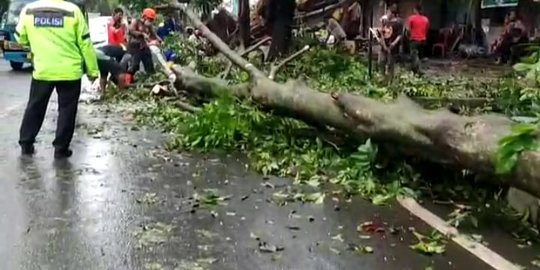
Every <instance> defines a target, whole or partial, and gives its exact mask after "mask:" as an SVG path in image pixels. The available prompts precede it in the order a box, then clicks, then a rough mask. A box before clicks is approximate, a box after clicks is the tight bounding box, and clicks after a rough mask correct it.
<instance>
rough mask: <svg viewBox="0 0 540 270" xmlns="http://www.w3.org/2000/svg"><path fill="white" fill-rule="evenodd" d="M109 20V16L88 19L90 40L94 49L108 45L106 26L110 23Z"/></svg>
mask: <svg viewBox="0 0 540 270" xmlns="http://www.w3.org/2000/svg"><path fill="white" fill-rule="evenodd" d="M111 18H112V17H111V16H99V17H94V18H90V19H88V25H89V27H90V40H92V43H93V44H94V47H96V48H99V47H101V46H105V45H107V44H108V43H109V34H108V32H107V25H108V24H109V22H110V21H111Z"/></svg>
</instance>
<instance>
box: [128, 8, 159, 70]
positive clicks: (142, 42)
mask: <svg viewBox="0 0 540 270" xmlns="http://www.w3.org/2000/svg"><path fill="white" fill-rule="evenodd" d="M156 16H157V14H156V11H155V10H153V9H151V8H146V9H144V10H143V13H142V17H141V18H140V19H133V20H132V22H131V24H130V26H129V30H128V52H129V54H131V56H132V63H131V65H130V67H129V70H128V72H129V73H131V74H135V73H136V72H137V71H138V70H139V66H140V63H141V62H142V64H143V66H144V70H145V71H146V73H148V74H152V73H154V72H155V68H154V62H153V60H152V52H151V51H150V48H149V46H148V45H149V44H154V43H156V41H159V40H160V38H159V37H158V36H157V34H156V32H155V31H154V27H153V23H154V22H155V20H156Z"/></svg>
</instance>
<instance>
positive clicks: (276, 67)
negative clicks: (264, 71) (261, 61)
mask: <svg viewBox="0 0 540 270" xmlns="http://www.w3.org/2000/svg"><path fill="white" fill-rule="evenodd" d="M309 48H310V47H309V45H306V46H304V48H302V49H300V50H299V51H297V52H295V53H293V54H291V55H289V57H287V58H285V59H283V60H282V61H281V62H279V64H277V65H272V67H271V68H270V73H269V75H268V78H269V79H270V80H274V79H275V78H276V74H277V72H278V71H279V69H280V68H282V67H283V66H284V65H285V64H287V63H288V62H290V61H292V60H294V59H296V58H297V57H298V56H300V55H302V54H303V53H305V52H307V51H309Z"/></svg>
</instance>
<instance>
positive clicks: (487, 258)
mask: <svg viewBox="0 0 540 270" xmlns="http://www.w3.org/2000/svg"><path fill="white" fill-rule="evenodd" d="M398 202H399V204H400V205H401V206H403V207H404V208H405V209H407V210H409V212H411V213H412V214H413V215H415V216H417V217H418V218H420V219H421V220H423V221H424V222H425V223H427V224H428V225H430V226H431V227H433V228H435V229H436V230H437V231H439V232H440V233H442V234H444V235H446V236H448V237H449V238H450V239H452V241H454V242H455V243H456V244H458V245H460V246H461V247H462V248H464V249H466V250H468V251H469V252H470V253H472V254H473V255H474V256H476V257H478V258H479V259H481V260H482V261H484V262H485V263H486V264H488V265H489V266H491V267H493V269H497V270H519V269H522V268H520V267H518V266H517V265H515V264H513V263H512V262H510V261H508V260H507V259H505V258H503V257H502V256H501V255H499V254H497V253H496V252H495V251H493V250H491V249H489V248H488V247H486V246H484V245H482V244H481V243H478V242H476V241H473V240H471V239H470V238H469V237H467V236H466V235H464V234H460V233H459V231H458V230H457V229H456V228H455V227H452V226H450V225H448V224H447V223H446V222H445V221H444V220H442V219H441V218H439V217H438V216H436V215H435V214H433V213H431V212H430V211H429V210H427V209H426V208H424V207H422V206H421V205H420V204H418V203H417V202H416V201H415V200H414V199H413V198H399V199H398Z"/></svg>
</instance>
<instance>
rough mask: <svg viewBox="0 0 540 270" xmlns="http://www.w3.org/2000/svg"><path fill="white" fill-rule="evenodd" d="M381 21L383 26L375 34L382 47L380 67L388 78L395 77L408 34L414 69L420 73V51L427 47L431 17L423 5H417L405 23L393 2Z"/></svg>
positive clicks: (389, 79) (390, 79)
mask: <svg viewBox="0 0 540 270" xmlns="http://www.w3.org/2000/svg"><path fill="white" fill-rule="evenodd" d="M380 22H381V28H380V29H378V32H375V33H374V35H375V37H376V38H377V40H378V42H379V44H380V47H381V48H380V51H379V61H378V62H379V68H380V69H381V72H382V73H383V74H384V75H385V77H386V79H387V80H388V81H389V82H391V81H392V79H393V77H394V67H395V63H396V60H397V59H398V57H399V54H400V52H401V47H402V46H401V45H402V44H403V39H404V38H405V36H406V34H407V36H408V38H409V50H410V53H411V62H412V70H413V72H415V73H420V53H421V52H422V51H423V49H424V47H425V44H426V41H427V35H428V32H429V19H428V18H427V17H426V16H425V15H424V14H423V13H422V6H421V5H416V6H415V7H414V11H413V14H412V15H411V16H409V18H408V19H407V21H406V22H405V23H404V22H403V19H401V17H400V16H399V12H398V6H397V4H392V5H391V6H390V7H389V8H388V9H387V11H386V13H385V14H384V15H383V16H382V17H381V19H380ZM404 26H405V27H404ZM405 30H407V31H405Z"/></svg>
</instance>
